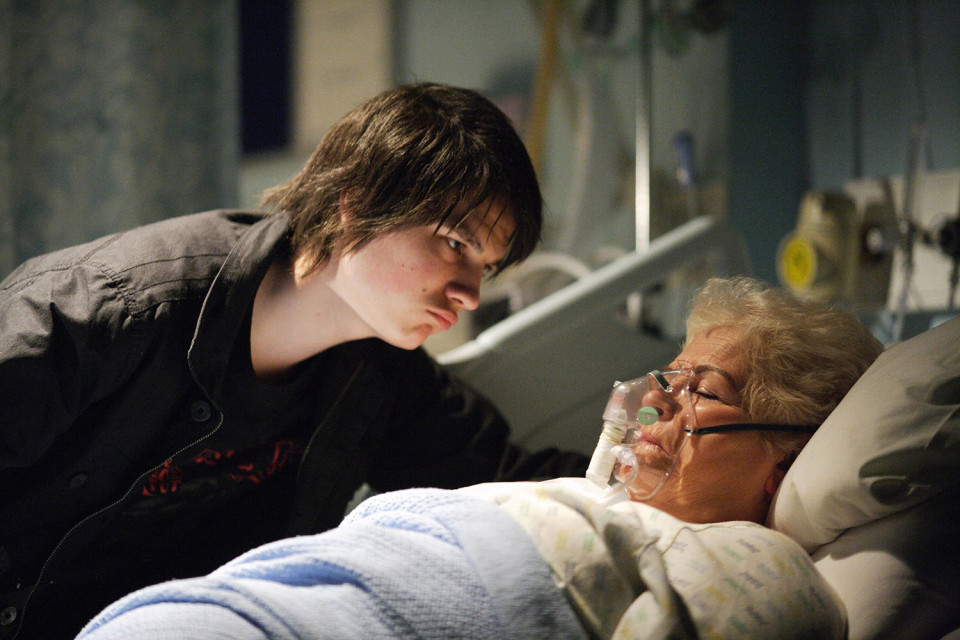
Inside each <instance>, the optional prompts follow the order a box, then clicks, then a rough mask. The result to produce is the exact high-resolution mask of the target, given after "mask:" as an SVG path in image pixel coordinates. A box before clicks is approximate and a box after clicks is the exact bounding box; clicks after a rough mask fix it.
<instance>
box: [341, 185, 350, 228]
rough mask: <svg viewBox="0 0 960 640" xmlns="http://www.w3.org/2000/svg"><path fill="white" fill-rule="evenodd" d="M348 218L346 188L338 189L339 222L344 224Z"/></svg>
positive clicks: (348, 200)
mask: <svg viewBox="0 0 960 640" xmlns="http://www.w3.org/2000/svg"><path fill="white" fill-rule="evenodd" d="M349 220H350V196H349V195H348V194H347V190H346V189H341V190H340V224H346V223H347V222H348V221H349Z"/></svg>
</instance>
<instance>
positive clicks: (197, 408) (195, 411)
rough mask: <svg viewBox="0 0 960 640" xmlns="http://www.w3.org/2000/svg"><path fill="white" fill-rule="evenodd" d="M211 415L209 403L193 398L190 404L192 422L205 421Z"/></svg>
mask: <svg viewBox="0 0 960 640" xmlns="http://www.w3.org/2000/svg"><path fill="white" fill-rule="evenodd" d="M211 415H213V410H212V409H211V408H210V403H209V402H207V401H206V400H194V401H193V404H191V405H190V418H191V419H192V420H193V421H194V422H206V421H207V420H209V419H210V416H211Z"/></svg>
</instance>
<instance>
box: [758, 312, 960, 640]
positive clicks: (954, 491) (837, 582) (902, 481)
mask: <svg viewBox="0 0 960 640" xmlns="http://www.w3.org/2000/svg"><path fill="white" fill-rule="evenodd" d="M958 502H960V318H955V319H953V320H951V321H949V322H946V323H944V324H942V325H940V326H938V327H935V328H933V329H930V330H929V331H926V332H925V333H923V334H920V335H919V336H917V337H915V338H912V339H910V340H907V341H905V342H903V343H900V344H898V345H895V346H893V347H891V348H890V349H888V350H887V351H885V352H884V353H883V354H882V355H881V356H880V357H879V358H878V359H877V361H876V362H875V363H874V364H873V365H872V366H871V367H870V368H869V369H868V370H867V372H866V373H865V374H864V375H863V377H862V378H861V379H860V380H859V381H858V382H857V384H856V385H854V387H853V388H852V389H851V390H850V392H849V393H848V394H847V396H846V397H845V398H844V399H843V401H842V402H841V403H840V405H839V406H838V407H837V408H836V409H835V410H834V411H833V413H832V414H831V415H830V416H829V417H828V418H827V420H826V421H825V422H824V423H823V425H822V426H821V427H820V429H819V430H818V431H817V433H816V434H815V435H814V436H813V438H811V440H810V443H809V444H808V445H807V446H806V447H805V448H804V450H803V451H802V452H801V454H800V455H799V456H798V457H797V460H796V462H795V463H794V464H793V466H792V467H791V468H790V470H789V471H788V472H787V475H786V477H785V478H784V480H783V483H782V484H781V487H780V489H779V491H778V493H777V495H776V497H775V499H774V502H773V505H772V506H771V509H770V515H769V517H768V522H767V524H768V525H769V526H771V527H772V528H774V529H777V530H779V531H781V532H783V533H786V534H787V535H789V536H791V537H792V538H794V539H795V540H797V541H798V542H799V543H800V544H801V545H802V546H803V547H804V548H806V549H807V550H808V551H809V552H811V553H812V554H813V557H814V560H815V561H816V564H817V567H818V569H820V571H821V572H822V573H823V574H824V577H826V578H827V580H828V582H830V583H831V586H833V587H834V588H835V589H836V590H837V591H838V593H839V595H840V597H841V598H842V599H843V600H844V602H845V604H846V606H847V609H848V613H849V615H850V632H851V633H850V637H851V638H852V639H853V638H873V637H883V636H884V635H886V637H892V636H889V635H888V633H886V632H885V630H886V631H887V632H888V631H889V630H890V629H897V630H898V632H903V633H907V631H908V630H909V631H910V632H911V633H907V635H902V634H898V635H897V636H896V637H924V633H923V628H924V625H917V624H916V621H917V618H916V616H917V615H918V614H919V613H923V614H924V617H925V620H926V621H929V622H928V623H929V625H936V624H946V625H949V624H953V625H954V626H956V625H958V624H960V614H958V612H957V611H954V609H956V607H955V605H954V603H955V602H956V599H955V597H956V591H957V587H956V585H957V584H960V552H958V551H956V550H955V548H958V547H960V545H958V544H957V542H958V538H960V534H958V526H960V525H958V524H957V521H958V520H957V516H958V515H960V513H958V512H960V506H958ZM928 614H929V615H928ZM911 620H913V621H914V624H913V625H912V626H911V625H910V621H911ZM951 628H952V627H951ZM927 630H929V629H927Z"/></svg>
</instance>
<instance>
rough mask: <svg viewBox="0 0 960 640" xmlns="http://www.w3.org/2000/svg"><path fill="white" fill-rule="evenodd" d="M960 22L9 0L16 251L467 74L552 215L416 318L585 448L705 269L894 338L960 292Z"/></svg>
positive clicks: (660, 4)
mask: <svg viewBox="0 0 960 640" xmlns="http://www.w3.org/2000/svg"><path fill="white" fill-rule="evenodd" d="M958 33H960V0H875V1H871V2H860V1H853V0H843V1H826V0H819V1H812V0H810V1H805V2H804V1H799V0H790V1H783V2H775V3H770V2H762V1H759V0H741V1H733V0H638V1H632V2H631V1H617V0H575V1H574V0H542V1H539V2H532V1H529V2H527V1H521V0H485V1H484V2H474V1H473V0H351V1H350V2H334V1H325V0H276V1H270V2H265V1H253V0H216V1H210V2H193V1H192V0H171V1H167V2H162V3H160V2H153V1H152V0H108V1H106V2H102V1H100V0H96V1H94V0H77V1H75V2H70V3H62V2H59V1H57V0H34V1H32V2H17V1H15V0H0V34H2V36H3V37H2V41H3V42H4V43H5V46H4V47H2V48H0V74H2V77H3V82H2V83H0V92H2V93H0V114H2V117H0V122H2V123H3V125H4V126H3V127H2V128H0V165H2V170H0V194H2V197H0V273H3V274H6V273H8V272H9V271H10V270H11V269H12V268H13V267H14V266H15V265H16V264H17V263H19V262H21V261H22V260H24V259H26V258H28V257H30V256H32V255H36V254H38V253H41V252H45V251H49V250H53V249H56V248H59V247H63V246H67V245H70V244H76V243H79V242H82V241H86V240H90V239H93V238H95V237H99V236H101V235H104V234H106V233H110V232H113V231H117V230H120V229H124V228H128V227H131V226H135V225H138V224H143V223H148V222H152V221H155V220H159V219H162V218H167V217H172V216H175V215H181V214H185V213H190V212H195V211H201V210H206V209H211V208H218V207H235V206H239V207H256V206H257V203H258V197H259V194H260V192H261V191H262V190H263V189H264V188H266V187H269V186H272V185H274V184H278V183H279V182H281V181H283V180H285V179H286V178H288V177H289V176H291V175H292V174H293V173H294V172H296V171H297V170H298V168H299V166H300V165H301V164H302V163H303V162H304V160H305V159H306V157H307V156H308V155H309V153H310V151H311V150H312V148H313V147H314V146H315V144H316V142H317V141H318V140H319V138H320V137H321V136H322V134H323V132H324V131H325V128H326V127H327V126H329V124H330V123H331V122H332V121H333V120H335V119H336V118H338V117H339V116H340V115H341V114H342V113H344V112H345V111H346V110H348V109H349V108H350V107H352V106H353V105H355V104H357V103H359V102H360V101H361V100H363V99H365V98H367V97H369V96H371V95H373V94H374V93H376V92H379V91H380V90H383V89H385V88H388V87H390V86H393V85H396V84H401V83H408V82H414V81H439V82H445V83H450V84H456V85H462V86H468V87H472V88H477V89H480V90H481V91H483V92H484V93H485V94H486V95H488V96H489V97H490V98H492V99H493V100H494V101H495V102H496V103H497V104H498V105H500V106H501V107H502V108H503V109H504V110H505V111H506V112H507V113H508V114H509V115H510V116H511V117H512V118H513V120H514V121H515V123H516V125H517V127H518V129H519V130H520V132H521V133H522V135H523V137H524V139H525V141H526V143H527V145H528V147H529V149H530V152H531V155H532V157H533V159H534V163H535V165H536V168H537V171H538V174H539V176H540V179H541V182H542V188H543V192H544V196H545V203H546V221H545V233H544V238H543V242H542V245H541V249H540V250H539V251H538V252H537V253H536V254H535V255H534V257H533V258H532V259H531V260H529V261H528V262H527V263H526V264H524V265H522V266H521V267H520V268H517V269H514V270H513V271H511V272H508V273H505V274H502V275H501V276H499V277H498V278H497V279H495V280H493V281H491V282H489V283H488V284H486V285H485V287H484V291H483V302H482V304H481V307H480V308H479V309H478V310H477V311H476V312H474V313H472V314H470V317H469V318H467V321H464V322H461V323H458V325H457V326H456V329H455V330H454V331H451V332H447V333H446V334H444V335H440V336H435V337H434V338H431V340H430V341H428V343H427V345H426V346H427V349H428V350H430V351H431V352H432V353H434V354H435V355H436V356H437V357H438V358H439V359H440V360H441V361H442V362H444V363H445V364H447V365H448V366H450V367H451V368H452V369H453V370H454V371H456V372H457V373H459V374H461V375H462V376H463V377H465V378H467V379H468V380H470V382H471V383H473V384H474V385H475V386H477V387H478V388H479V389H480V390H481V391H483V392H485V393H487V394H488V395H490V396H491V397H493V398H494V400H495V401H496V402H497V403H498V404H499V405H500V406H501V408H502V409H503V411H504V412H505V413H506V414H507V417H508V418H509V419H510V420H511V422H512V423H513V425H514V429H515V430H516V432H517V437H518V438H519V439H520V440H521V441H523V442H525V443H527V444H529V445H531V446H536V445H542V444H544V443H546V442H555V441H557V440H561V441H563V442H564V443H565V444H566V445H567V446H573V447H576V448H583V449H588V448H589V447H590V446H591V445H592V439H593V436H594V432H593V430H592V429H590V428H586V429H585V428H584V427H585V426H586V425H593V424H595V422H596V420H597V416H598V415H599V413H600V411H601V410H602V407H603V402H604V401H605V398H606V396H607V394H608V393H609V388H610V386H609V385H610V384H611V383H612V382H613V381H614V380H615V379H627V378H630V377H635V376H637V375H641V374H642V373H643V372H644V371H647V370H649V369H651V368H654V367H656V366H660V365H662V364H663V363H664V359H665V358H670V357H671V356H672V354H673V353H674V352H675V350H676V346H677V343H678V341H679V339H680V338H681V337H682V334H683V317H684V310H685V304H686V300H687V299H688V297H689V295H690V294H691V293H692V291H693V290H695V289H696V287H697V286H698V285H699V284H700V283H702V282H703V280H704V279H705V278H706V277H708V276H710V275H714V274H718V275H730V274H735V273H749V274H752V275H755V276H758V277H760V278H763V279H765V280H767V281H770V282H772V283H777V284H783V285H784V286H787V287H789V288H791V289H792V290H793V291H794V292H795V293H796V294H797V295H801V296H808V297H818V298H821V299H825V300H831V301H836V302H838V303H840V304H844V305H848V306H850V307H851V308H854V309H856V310H857V311H858V312H859V313H860V314H861V316H862V317H863V318H864V320H865V321H866V322H868V323H869V324H870V325H871V327H873V328H874V330H875V331H876V332H877V334H878V336H880V337H881V338H882V339H883V340H884V341H885V342H887V343H893V342H897V341H899V340H902V339H904V338H907V337H909V336H910V335H913V334H915V333H918V332H920V331H922V330H924V329H926V328H929V327H930V326H931V325H933V324H936V323H937V322H939V321H941V320H942V319H943V318H945V317H949V316H950V315H952V314H953V313H954V311H953V310H954V305H955V303H956V291H955V289H956V287H957V261H958V254H960V214H958V207H960V38H958V37H957V34H958Z"/></svg>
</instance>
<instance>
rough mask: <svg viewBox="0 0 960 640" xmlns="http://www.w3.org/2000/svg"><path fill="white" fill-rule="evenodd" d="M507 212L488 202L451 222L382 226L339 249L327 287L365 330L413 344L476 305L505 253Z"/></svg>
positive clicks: (510, 220)
mask: <svg viewBox="0 0 960 640" xmlns="http://www.w3.org/2000/svg"><path fill="white" fill-rule="evenodd" d="M515 226H516V225H515V222H514V217H513V214H512V213H511V212H510V211H509V210H506V211H504V209H503V207H502V206H499V205H497V204H494V205H493V206H490V207H486V206H483V207H480V208H478V209H477V210H476V211H474V212H472V213H470V214H469V215H468V216H467V217H466V219H465V220H464V221H463V222H462V223H461V224H460V225H459V226H458V227H457V228H452V227H450V226H442V227H440V229H439V230H437V229H436V227H435V226H432V225H431V226H421V227H412V228H408V229H402V230H399V231H393V232H390V233H386V234H384V235H382V236H379V237H377V238H374V239H373V240H371V241H370V242H368V243H366V244H364V245H363V246H362V247H360V248H359V249H357V250H355V251H352V252H349V253H345V254H342V255H340V256H339V259H338V260H337V264H336V275H335V276H334V280H333V282H332V283H331V286H332V288H334V290H335V291H336V292H337V293H338V295H339V296H340V297H341V298H342V299H343V300H344V302H346V304H347V305H348V306H349V308H350V309H351V310H352V311H353V312H354V313H355V314H356V320H359V322H361V323H362V324H364V325H366V327H367V328H368V329H369V331H370V333H371V334H372V335H374V336H376V337H379V338H381V339H383V340H384V341H386V342H388V343H390V344H392V345H394V346H397V347H400V348H403V349H414V348H416V347H419V346H420V345H421V344H423V341H424V340H426V338H427V337H428V336H430V335H431V334H433V333H437V332H439V331H445V330H446V329H449V328H450V327H451V326H452V325H453V324H454V323H456V322H457V319H458V316H459V314H460V312H461V311H462V310H464V309H476V308H477V304H478V303H479V296H480V281H481V279H482V278H483V275H484V273H485V272H486V271H488V270H490V269H492V268H495V267H496V266H497V264H498V263H499V262H500V261H501V260H503V258H504V257H505V256H506V254H507V249H508V247H509V243H510V238H511V236H512V235H513V231H514V229H515Z"/></svg>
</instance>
